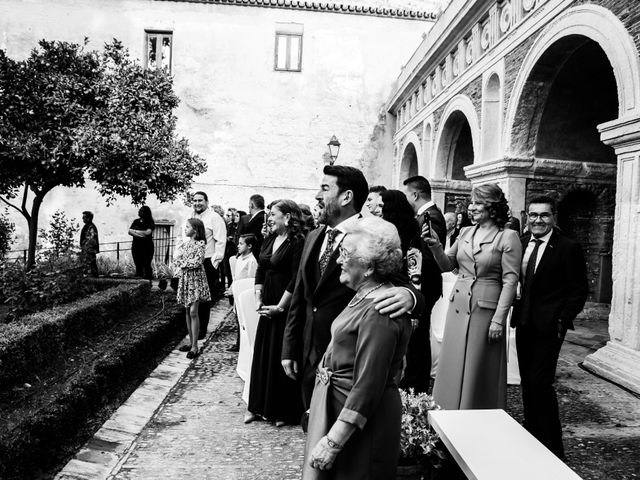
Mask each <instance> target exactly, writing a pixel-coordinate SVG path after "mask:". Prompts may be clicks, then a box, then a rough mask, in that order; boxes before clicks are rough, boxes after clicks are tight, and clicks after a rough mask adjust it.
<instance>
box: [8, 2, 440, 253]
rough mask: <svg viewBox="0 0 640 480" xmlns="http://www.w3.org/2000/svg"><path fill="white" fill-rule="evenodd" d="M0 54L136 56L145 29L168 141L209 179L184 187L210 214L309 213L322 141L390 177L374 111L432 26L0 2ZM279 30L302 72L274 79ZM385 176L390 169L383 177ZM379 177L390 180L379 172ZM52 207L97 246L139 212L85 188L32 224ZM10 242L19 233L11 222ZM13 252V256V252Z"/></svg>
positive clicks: (186, 8) (174, 7) (177, 215)
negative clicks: (37, 51) (264, 209)
mask: <svg viewBox="0 0 640 480" xmlns="http://www.w3.org/2000/svg"><path fill="white" fill-rule="evenodd" d="M0 11H1V12H2V15H0V48H2V49H5V50H6V52H7V54H8V55H9V56H11V57H14V58H24V57H26V56H27V55H28V53H29V51H30V50H31V49H32V48H33V47H34V46H35V45H36V42H37V40H38V39H41V38H46V39H48V40H53V39H59V40H67V41H74V42H82V40H83V38H84V37H85V36H87V37H89V39H90V44H89V48H92V49H99V48H101V46H102V45H103V43H104V42H108V41H110V40H111V39H112V38H113V37H115V38H118V39H119V40H121V41H123V43H124V44H125V45H126V46H127V47H128V48H129V49H130V51H131V52H132V54H133V55H134V56H136V57H138V58H141V57H142V55H143V48H144V30H145V29H161V30H165V29H166V30H172V31H173V35H174V36H173V74H174V76H175V83H174V85H175V90H176V93H177V94H178V96H179V97H180V99H181V104H180V106H179V108H178V110H177V116H178V119H179V121H178V130H179V133H180V135H184V136H186V137H187V138H188V139H189V141H190V144H191V148H192V149H193V151H194V152H196V153H198V154H199V155H201V156H203V157H204V158H205V159H206V160H207V162H208V164H209V169H208V171H207V172H206V173H205V174H204V175H202V176H201V177H200V178H199V179H198V182H197V184H196V185H195V186H194V188H202V189H204V190H206V191H207V192H208V193H209V195H210V199H211V203H219V204H222V205H223V206H225V207H227V206H236V207H240V208H246V206H247V203H248V197H249V195H251V194H252V193H256V192H258V193H262V194H263V195H264V196H265V198H266V199H267V201H269V200H270V199H274V198H276V197H280V198H281V197H290V198H293V199H294V200H297V201H303V202H306V203H312V202H313V197H314V195H315V192H316V190H317V185H318V180H319V178H320V175H321V170H322V166H323V154H324V153H325V151H326V148H327V147H326V144H327V142H328V140H329V138H330V137H331V135H334V134H335V135H336V136H337V137H338V138H339V140H340V142H341V143H342V148H341V150H340V157H339V160H338V161H339V162H340V163H344V164H350V165H355V166H359V167H361V168H363V170H365V172H367V174H368V175H369V176H370V180H371V181H372V183H376V182H378V181H380V179H381V178H385V177H387V176H390V171H391V162H392V155H391V145H392V143H391V141H390V138H391V136H390V135H391V134H390V133H389V132H388V126H387V116H386V114H385V113H384V110H383V109H382V106H383V104H384V102H385V100H386V99H387V97H388V95H389V92H390V90H391V86H392V83H393V81H394V79H395V77H396V75H397V72H398V71H399V70H400V67H401V65H402V63H403V62H404V61H406V59H407V58H408V57H409V55H410V54H411V52H412V50H413V49H414V48H415V45H416V44H417V43H418V42H419V40H420V36H421V35H422V33H423V32H425V31H427V30H428V29H429V28H430V26H431V23H428V22H421V21H411V20H401V19H393V18H377V17H371V16H357V15H342V14H335V13H317V12H307V11H292V10H282V9H268V8H253V7H251V8H249V7H235V6H228V5H207V4H196V3H180V2H154V1H149V0H146V1H145V0H122V1H120V0H103V1H101V2H90V1H87V0H60V1H57V2H49V1H46V0H33V1H29V2H18V1H11V0H0ZM277 22H293V23H298V24H302V25H303V26H304V38H303V56H302V72H301V73H292V72H276V71H274V69H273V63H274V44H275V31H276V23H277ZM387 165H388V167H387ZM387 170H388V172H387ZM149 205H150V206H151V208H152V210H153V211H154V214H155V215H156V217H161V218H169V219H176V220H177V221H179V222H181V221H182V218H183V217H184V211H185V210H186V207H185V206H184V205H182V204H180V203H177V204H175V205H167V204H162V205H161V204H159V203H158V202H156V201H153V199H151V201H150V202H149ZM58 208H61V209H63V210H65V211H67V213H68V214H69V215H70V216H72V217H76V218H80V212H81V211H82V210H84V209H90V210H93V211H95V213H96V220H97V225H98V227H99V228H100V230H101V237H102V238H103V239H105V241H106V239H114V240H118V239H126V238H127V235H126V230H127V228H128V225H129V223H130V221H131V219H132V218H134V217H135V212H136V211H137V209H136V208H135V207H133V206H131V205H130V202H129V201H127V200H126V199H122V200H119V201H118V202H117V203H116V204H115V205H114V206H111V207H107V206H106V205H105V204H104V202H103V201H102V200H101V199H100V197H99V195H98V194H97V193H96V192H95V188H91V187H89V188H87V189H85V190H82V191H75V190H69V189H57V190H55V191H54V192H52V193H51V194H50V195H49V196H48V197H47V198H46V200H45V205H44V207H43V211H42V214H41V225H45V224H46V223H47V222H48V218H49V216H50V215H51V214H52V213H53V211H55V210H56V209H58ZM15 221H16V224H17V227H18V235H19V240H20V241H19V243H22V241H23V240H24V232H25V222H24V220H23V219H22V218H21V217H15ZM17 246H18V247H19V246H20V245H17Z"/></svg>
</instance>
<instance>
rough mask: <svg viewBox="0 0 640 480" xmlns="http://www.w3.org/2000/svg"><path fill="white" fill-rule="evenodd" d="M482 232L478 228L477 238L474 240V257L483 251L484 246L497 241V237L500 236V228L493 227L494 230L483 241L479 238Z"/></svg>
mask: <svg viewBox="0 0 640 480" xmlns="http://www.w3.org/2000/svg"><path fill="white" fill-rule="evenodd" d="M480 231H481V230H480V229H479V228H478V227H476V237H475V238H474V242H473V244H474V246H473V255H477V254H479V253H480V252H481V251H482V245H484V244H485V243H491V242H493V241H494V240H495V238H496V235H498V232H500V230H499V229H498V227H496V226H494V227H492V230H491V231H490V232H487V233H486V235H485V237H484V238H482V239H479V238H477V235H478V232H480Z"/></svg>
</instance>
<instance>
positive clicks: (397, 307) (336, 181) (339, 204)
mask: <svg viewBox="0 0 640 480" xmlns="http://www.w3.org/2000/svg"><path fill="white" fill-rule="evenodd" d="M368 192H369V188H368V185H367V181H366V180H365V178H364V175H363V174H362V172H361V171H360V170H358V169H357V168H353V167H347V166H343V165H328V166H325V168H324V177H323V179H322V185H321V188H320V191H319V192H318V194H317V195H316V200H318V202H319V203H320V204H321V206H322V208H323V211H322V214H321V217H320V219H319V221H320V223H321V224H323V225H321V226H320V227H318V228H316V229H315V230H313V231H311V232H309V234H308V236H307V239H306V242H305V245H304V250H303V251H302V258H301V260H300V267H299V269H298V275H297V278H296V285H295V288H294V291H293V296H292V298H291V305H290V308H289V315H288V317H287V324H286V327H285V331H284V340H283V345H282V366H283V368H284V371H285V373H286V374H287V375H288V376H289V377H291V378H294V379H295V378H299V379H300V380H301V382H302V399H303V402H304V404H305V408H308V407H309V403H310V400H311V394H312V393H313V387H314V384H315V372H316V367H317V366H318V363H319V362H320V359H321V358H322V355H323V354H324V352H325V350H326V349H327V345H328V344H329V341H330V340H331V324H332V323H333V321H334V319H335V318H336V317H337V316H338V315H339V314H340V312H342V310H344V308H345V307H346V306H347V304H348V303H349V301H350V300H351V299H352V298H353V296H354V294H355V292H354V291H353V290H350V289H349V288H348V287H346V286H345V285H343V284H342V283H340V271H341V269H340V266H339V265H338V264H337V263H336V260H337V258H338V256H339V251H338V246H339V245H340V242H342V239H343V238H344V233H343V230H341V229H343V228H345V227H348V225H349V224H351V223H354V222H357V221H358V220H359V218H360V210H361V209H362V206H363V205H364V202H365V200H366V198H367V194H368ZM399 283H400V284H401V283H404V284H405V285H407V284H408V279H407V278H405V279H402V280H400V279H398V281H397V282H395V281H394V284H395V285H398V284H399ZM423 304H424V302H423V300H422V295H420V292H418V291H417V290H415V289H413V290H412V289H411V287H409V286H405V287H402V286H401V287H396V288H392V289H390V290H389V291H388V293H387V294H386V295H385V296H383V297H381V298H380V299H379V300H378V302H377V304H376V307H375V308H376V309H377V310H379V311H380V312H381V313H383V314H390V315H391V316H392V317H397V316H400V315H403V314H405V313H407V312H410V311H411V310H414V311H420V310H421V309H422V308H423Z"/></svg>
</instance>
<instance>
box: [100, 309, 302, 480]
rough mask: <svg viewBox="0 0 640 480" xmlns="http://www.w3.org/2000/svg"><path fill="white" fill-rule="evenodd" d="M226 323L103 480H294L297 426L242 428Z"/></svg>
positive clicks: (298, 441)
mask: <svg viewBox="0 0 640 480" xmlns="http://www.w3.org/2000/svg"><path fill="white" fill-rule="evenodd" d="M221 313H222V312H218V315H220V314H221ZM230 324H231V322H229V319H227V321H225V322H223V324H222V325H221V326H220V327H219V329H218V333H217V336H216V338H214V339H212V341H209V343H208V345H207V346H206V347H205V349H204V352H203V354H202V355H200V356H199V357H198V358H197V359H196V360H195V361H194V362H193V363H192V365H191V366H190V368H189V369H188V370H187V372H186V374H185V375H184V376H183V378H182V379H181V380H180V382H179V383H178V385H177V386H176V387H175V388H174V389H173V390H172V391H171V393H170V394H169V396H168V398H167V399H166V401H165V403H164V404H163V405H162V407H161V408H160V410H159V411H158V412H157V414H156V415H155V417H154V418H153V420H152V421H151V422H150V423H149V424H148V425H147V426H146V428H144V430H143V431H142V433H141V435H140V436H139V438H138V440H137V441H136V443H135V445H134V448H133V449H132V451H131V452H130V453H129V454H128V456H127V457H126V458H125V459H124V461H123V462H121V464H120V466H119V468H118V471H117V472H116V473H115V474H114V475H112V476H111V477H109V478H112V479H113V480H133V479H169V478H171V479H176V478H182V479H184V478H190V479H204V478H206V479H212V480H213V479H228V480H232V479H243V480H244V479H247V480H249V479H255V480H258V479H276V478H277V479H283V480H288V479H298V478H300V472H301V468H300V466H301V465H302V459H303V456H302V455H303V449H304V437H303V434H302V431H301V430H300V428H299V427H293V426H288V427H283V428H276V427H275V426H274V425H271V424H268V423H265V422H254V423H252V424H249V425H245V424H244V423H243V422H242V418H243V415H244V413H245V408H246V405H245V404H244V402H243V401H242V399H241V396H242V388H243V382H242V380H241V379H240V378H239V377H238V376H237V374H236V371H235V366H236V358H237V354H235V353H229V352H227V351H226V349H227V347H229V346H230V345H231V344H232V342H233V341H234V340H235V333H231V332H229V329H228V327H227V325H230Z"/></svg>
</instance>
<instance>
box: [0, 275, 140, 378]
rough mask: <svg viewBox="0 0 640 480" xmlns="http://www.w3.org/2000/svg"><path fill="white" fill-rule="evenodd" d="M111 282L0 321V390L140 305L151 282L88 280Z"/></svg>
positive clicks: (41, 366)
mask: <svg viewBox="0 0 640 480" xmlns="http://www.w3.org/2000/svg"><path fill="white" fill-rule="evenodd" d="M91 281H94V282H99V283H101V284H102V285H101V286H109V285H114V286H113V287H111V288H108V289H107V290H103V291H101V292H97V293H94V294H92V295H90V296H88V297H86V298H83V299H80V300H78V301H76V302H73V303H69V304H65V305H60V306H58V307H54V308H52V309H49V310H44V311H41V312H37V313H34V314H31V315H27V316H25V317H22V318H20V319H18V320H16V321H14V322H11V323H9V324H0V389H4V388H7V387H8V386H11V385H12V384H14V383H16V382H21V381H23V379H24V378H25V377H27V376H28V375H32V374H33V373H34V372H37V371H39V370H40V369H42V368H44V367H45V366H46V365H47V364H48V363H50V362H51V361H52V359H58V358H60V357H62V356H63V355H64V352H65V348H66V346H67V345H68V344H69V342H71V341H73V340H75V339H78V338H83V337H91V336H93V335H95V334H96V333H99V332H102V331H104V330H105V329H106V328H108V327H109V326H110V325H113V324H114V323H115V322H116V321H117V320H118V317H120V316H121V315H126V314H127V313H128V312H130V311H132V310H133V309H134V308H135V307H136V306H138V305H141V304H142V303H143V302H144V301H145V300H146V298H147V297H148V295H149V292H150V284H149V282H147V281H141V280H109V279H101V280H91Z"/></svg>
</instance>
